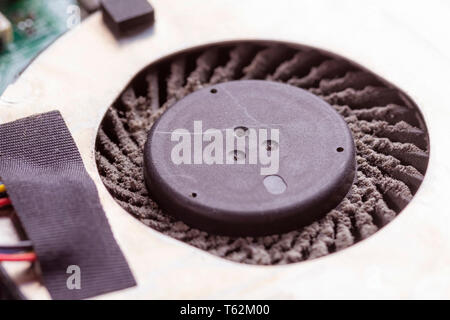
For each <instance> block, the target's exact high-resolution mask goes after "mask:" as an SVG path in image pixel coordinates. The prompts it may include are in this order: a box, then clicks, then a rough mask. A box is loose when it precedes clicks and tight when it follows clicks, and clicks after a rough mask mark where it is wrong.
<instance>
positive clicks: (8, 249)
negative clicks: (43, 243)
mask: <svg viewBox="0 0 450 320" xmlns="http://www.w3.org/2000/svg"><path fill="white" fill-rule="evenodd" d="M8 206H11V200H10V199H9V197H8V194H7V193H6V187H5V185H4V184H3V183H1V182H0V209H2V208H5V207H8ZM32 250H33V244H32V243H31V241H21V242H19V243H14V244H0V262H4V261H30V262H33V261H36V258H37V257H36V254H35V253H34V252H32Z"/></svg>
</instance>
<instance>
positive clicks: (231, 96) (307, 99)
mask: <svg viewBox="0 0 450 320" xmlns="http://www.w3.org/2000/svg"><path fill="white" fill-rule="evenodd" d="M198 121H201V126H202V133H203V135H202V134H200V136H202V137H203V140H198V139H197V140H195V137H198V135H199V130H195V129H194V122H196V128H197V129H199V122H198ZM177 129H185V130H187V131H185V134H184V136H185V137H186V139H188V137H190V138H189V139H190V145H191V153H192V155H189V156H190V162H191V164H187V163H186V162H189V161H187V158H185V160H186V161H185V163H179V162H180V161H179V158H178V157H176V155H177V154H178V155H184V152H178V151H180V150H179V149H174V147H175V146H176V145H178V146H180V145H179V143H180V142H181V141H188V140H184V138H183V139H182V138H181V135H176V134H173V132H174V131H175V130H177ZM208 129H215V130H214V131H210V132H221V133H223V134H222V136H223V149H222V150H221V151H222V154H223V157H222V159H223V162H226V160H227V159H228V158H227V157H231V163H230V164H217V163H213V164H207V163H205V157H204V155H205V154H206V151H205V150H207V149H206V148H207V146H208V145H209V144H210V143H211V141H213V140H209V139H206V140H205V136H204V133H205V131H206V130H208ZM227 129H230V131H229V132H231V133H232V135H231V136H232V137H233V135H234V137H233V138H234V139H236V137H243V139H244V141H245V144H244V148H238V147H237V143H235V144H234V148H231V149H230V148H228V149H227V148H226V140H227V138H226V131H227ZM263 129H266V130H267V132H268V135H267V137H266V138H265V137H263V138H261V137H260V136H259V134H260V132H263V131H264V130H263ZM271 129H278V132H279V138H278V139H272V134H271V131H270V130H271ZM175 132H178V133H181V132H182V131H180V130H178V131H175ZM252 132H253V133H255V132H256V133H257V134H256V135H253V138H254V137H255V136H256V137H258V138H257V140H255V139H253V141H257V142H256V144H255V145H257V146H258V150H262V152H265V154H266V155H271V156H272V163H275V162H274V161H276V160H275V159H276V154H277V153H278V159H279V168H278V170H277V171H276V172H270V173H269V174H267V173H263V172H262V170H261V169H262V168H268V167H270V166H269V165H262V164H261V160H262V159H263V158H262V157H261V155H260V154H259V153H256V155H257V156H256V157H257V161H256V162H257V164H250V163H249V162H250V159H251V158H252V157H254V155H255V153H253V155H252V152H253V151H254V150H255V149H254V148H251V146H252V143H251V142H250V141H251V139H250V137H252ZM217 137H218V139H222V138H221V137H220V135H219V136H216V138H217ZM274 137H275V136H274ZM199 141H200V142H199ZM201 141H203V142H201ZM234 141H236V140H234ZM185 146H186V145H185ZM199 146H200V148H201V149H202V150H203V153H202V152H198V150H200V148H199ZM174 150H175V151H174ZM177 150H178V151H177ZM186 150H187V149H184V151H186ZM268 150H269V151H268ZM196 151H197V152H196ZM174 152H175V153H174ZM177 152H178V153H177ZM269 152H270V153H269ZM173 153H174V155H175V158H176V159H175V160H176V161H174V156H173ZM201 154H202V155H203V158H202V156H201ZM219 154H220V152H219ZM199 155H200V156H199ZM214 155H216V153H214ZM195 157H196V158H195ZM218 159H220V157H219V156H218V157H217V158H216V160H217V161H219V160H218ZM253 159H254V158H253ZM233 160H234V161H233ZM239 161H241V162H244V163H245V164H239V163H237V162H239ZM144 162H145V178H146V183H147V187H148V189H149V192H150V195H151V197H152V198H153V199H154V200H156V201H157V203H158V204H159V205H160V207H162V208H163V209H165V210H166V211H167V212H168V213H169V214H172V215H173V216H175V217H177V218H179V219H181V220H182V221H184V222H186V223H187V224H188V225H191V226H193V227H196V228H198V229H201V230H205V231H208V232H211V233H216V234H224V235H232V236H260V235H269V234H276V233H282V232H287V231H291V230H294V229H297V228H300V227H302V226H306V225H308V224H310V223H311V222H313V221H315V220H316V219H319V218H321V217H323V216H324V215H325V214H326V213H327V212H329V211H330V210H331V209H333V208H335V207H336V206H337V205H338V204H339V203H340V202H341V201H342V199H343V198H344V197H345V196H346V194H347V193H348V191H349V189H350V187H351V185H352V183H353V179H354V174H355V167H356V163H355V149H354V142H353V138H352V135H351V132H350V130H349V128H348V127H347V124H346V123H345V121H344V119H343V118H342V117H341V116H340V115H339V114H338V113H337V112H336V111H335V110H334V109H333V108H332V107H331V106H330V105H328V104H327V103H326V102H324V101H323V100H321V99H320V98H318V97H316V96H314V95H313V94H311V93H309V92H307V91H305V90H303V89H299V88H296V87H293V86H289V85H286V84H280V83H276V82H269V81H258V80H251V81H233V82H227V83H223V84H219V85H216V86H214V87H209V88H205V89H201V90H199V91H196V92H194V93H192V94H190V95H188V96H187V97H185V98H183V99H181V100H180V101H178V102H177V103H176V104H175V105H174V106H172V107H171V108H170V109H168V110H167V111H166V112H165V113H164V114H163V115H162V116H161V118H160V119H159V120H158V121H157V122H156V123H155V124H154V126H153V127H152V129H151V131H150V132H149V135H148V140H147V144H146V146H145V151H144ZM194 162H195V163H196V164H194ZM200 162H202V163H200ZM253 163H254V161H253Z"/></svg>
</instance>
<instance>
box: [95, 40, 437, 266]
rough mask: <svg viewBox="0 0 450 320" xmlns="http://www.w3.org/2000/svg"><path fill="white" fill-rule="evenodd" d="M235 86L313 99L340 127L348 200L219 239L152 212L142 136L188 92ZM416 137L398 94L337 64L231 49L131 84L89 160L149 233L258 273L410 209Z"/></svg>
mask: <svg viewBox="0 0 450 320" xmlns="http://www.w3.org/2000/svg"><path fill="white" fill-rule="evenodd" d="M239 79H266V80H268V81H278V82H283V83H288V84H290V85H294V86H297V87H301V88H303V89H306V90H309V91H310V92H312V93H313V94H315V95H317V96H319V97H321V98H322V99H324V100H325V101H327V102H328V103H329V104H331V105H332V106H333V107H334V108H335V109H336V110H337V111H338V112H339V113H340V114H341V115H342V116H343V117H344V119H345V120H346V122H347V123H348V125H349V127H350V129H351V131H352V133H353V137H354V140H355V145H356V152H357V156H356V159H357V166H358V169H357V176H356V181H355V183H354V185H353V186H352V189H351V192H350V193H349V195H348V196H347V197H346V198H345V199H344V200H343V201H342V203H341V204H340V205H339V206H338V207H336V208H335V209H334V210H332V211H330V212H329V213H328V214H327V215H326V216H325V217H324V218H322V219H320V220H318V221H315V222H314V223H312V224H311V225H309V226H306V227H304V228H302V229H299V230H295V231H292V232H289V233H285V234H277V235H272V236H265V237H226V236H217V235H212V234H208V233H206V232H203V231H200V230H197V229H194V228H191V227H189V226H187V225H186V224H184V223H183V222H181V221H178V220H176V219H175V218H173V217H171V216H170V215H168V214H166V213H165V212H163V211H161V210H160V209H159V208H158V205H157V204H156V203H155V202H154V201H153V200H152V199H151V198H150V197H149V195H148V192H147V189H146V187H145V183H144V176H143V148H144V144H145V142H146V139H147V132H148V130H149V129H150V128H151V126H152V124H153V123H154V122H155V120H156V119H158V117H160V116H161V114H162V113H163V112H164V111H165V110H167V109H168V108H170V107H171V106H172V105H173V104H174V103H175V102H176V101H178V100H179V99H181V98H183V97H185V96H186V95H188V94H190V93H191V92H194V91H195V90H198V89H201V88H204V87H207V86H211V85H214V84H217V83H221V82H226V81H232V80H239ZM428 153H429V143H428V134H427V132H426V128H425V126H424V125H423V121H422V118H421V116H420V113H419V112H418V110H417V107H416V106H415V104H414V103H413V102H412V101H411V100H409V98H407V97H406V96H405V95H404V94H403V93H402V92H401V91H399V90H398V89H396V88H394V87H392V86H390V85H389V84H387V83H385V82H384V81H382V80H380V79H379V78H378V77H377V76H375V75H374V74H372V73H370V72H368V71H366V70H362V69H361V68H359V67H358V66H356V65H354V64H352V63H351V62H349V61H347V60H343V59H341V58H337V57H334V56H330V55H329V54H326V53H323V52H320V51H317V50H312V49H308V48H300V49H298V48H293V47H289V46H284V45H280V44H276V45H265V46H263V45H260V44H255V43H239V44H236V45H234V46H230V45H227V46H226V45H223V46H215V47H211V48H207V49H204V50H197V51H194V52H190V53H184V54H180V55H178V56H174V57H171V58H170V59H166V60H163V61H161V62H159V63H158V64H156V65H153V66H150V67H149V68H148V69H146V70H145V71H143V72H142V73H141V74H140V75H138V76H137V77H136V78H135V80H134V81H133V82H132V83H131V85H130V86H129V87H128V88H126V90H125V91H124V92H123V93H122V95H121V96H120V97H119V99H118V100H117V101H116V102H115V103H114V104H113V105H112V106H111V107H110V108H109V109H108V111H107V113H106V115H105V118H104V120H103V122H102V124H101V127H100V130H99V132H98V136H97V145H96V160H97V164H98V168H99V172H100V175H101V178H102V180H103V183H104V184H105V186H106V188H107V189H108V190H109V192H110V193H111V194H112V196H113V197H114V199H115V200H116V201H117V202H118V203H119V204H120V205H121V206H122V207H123V208H124V209H125V210H126V211H128V212H130V213H131V214H133V215H134V216H135V217H136V218H138V219H139V220H140V221H142V222H143V223H145V224H146V225H148V226H149V227H151V228H153V229H155V230H158V231H160V232H161V233H163V234H166V235H168V236H171V237H173V238H175V239H178V240H180V241H184V242H186V243H189V244H191V245H193V246H195V247H197V248H200V249H202V250H205V251H207V252H209V253H211V254H214V255H217V256H219V257H223V258H226V259H229V260H233V261H236V262H242V263H248V264H260V265H276V264H287V263H294V262H299V261H304V260H309V259H314V258H317V257H321V256H324V255H327V254H330V253H333V252H336V251H339V250H342V249H344V248H347V247H349V246H351V245H353V244H354V243H356V242H358V241H361V240H363V239H365V238H367V237H369V236H371V235H372V234H374V233H375V232H377V231H378V230H380V228H382V227H383V226H384V225H386V224H387V223H389V222H390V221H392V219H394V218H395V217H396V216H397V215H398V214H399V212H400V211H401V210H402V209H403V208H404V207H405V206H406V205H407V204H408V203H409V202H410V201H411V199H412V197H413V195H414V193H415V192H416V191H417V189H418V187H419V186H420V184H421V182H422V180H423V175H424V174H425V171H426V168H427V164H428Z"/></svg>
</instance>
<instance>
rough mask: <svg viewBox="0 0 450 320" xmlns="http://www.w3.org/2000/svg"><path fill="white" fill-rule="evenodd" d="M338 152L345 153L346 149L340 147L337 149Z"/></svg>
mask: <svg viewBox="0 0 450 320" xmlns="http://www.w3.org/2000/svg"><path fill="white" fill-rule="evenodd" d="M336 151H337V152H343V151H344V148H342V147H339V148H337V149H336Z"/></svg>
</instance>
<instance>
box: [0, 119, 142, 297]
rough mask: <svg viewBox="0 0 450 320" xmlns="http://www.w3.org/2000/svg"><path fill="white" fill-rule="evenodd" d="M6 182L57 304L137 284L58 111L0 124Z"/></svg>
mask: <svg viewBox="0 0 450 320" xmlns="http://www.w3.org/2000/svg"><path fill="white" fill-rule="evenodd" d="M0 176H1V178H2V181H3V182H4V183H5V185H6V187H7V190H8V195H9V197H10V199H11V201H12V203H13V205H14V208H15V210H16V212H17V214H18V216H19V218H20V221H21V223H22V225H23V227H24V229H25V231H26V233H27V235H28V236H29V237H30V239H31V240H32V242H33V245H34V249H35V252H36V254H37V256H38V260H39V263H40V266H41V270H42V276H43V281H44V284H45V286H46V287H47V289H48V291H49V292H50V294H51V296H52V298H54V299H82V298H87V297H93V296H97V295H99V294H102V293H107V292H111V291H115V290H120V289H124V288H127V287H130V286H133V285H135V281H134V278H133V276H132V274H131V271H130V269H129V267H128V264H127V262H126V260H125V258H124V256H123V254H122V252H121V250H120V248H119V246H118V245H117V243H116V241H115V239H114V236H113V234H112V231H111V229H110V226H109V224H108V221H107V219H106V217H105V214H104V212H103V209H102V206H101V204H100V201H99V198H98V193H97V189H96V186H95V184H94V182H93V181H92V179H91V178H90V177H89V175H88V173H87V171H86V169H85V168H84V165H83V162H82V159H81V156H80V153H79V152H78V149H77V147H76V145H75V142H74V140H73V138H72V136H71V134H70V132H69V130H68V128H67V126H66V124H65V123H64V120H63V119H62V117H61V114H60V113H59V112H57V111H53V112H49V113H45V114H40V115H37V116H32V117H29V118H24V119H20V120H17V121H14V122H11V123H7V124H3V125H0ZM71 275H74V276H78V277H79V278H78V279H69V277H71ZM68 279H69V281H67V280H68ZM72 280H73V281H72Z"/></svg>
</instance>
